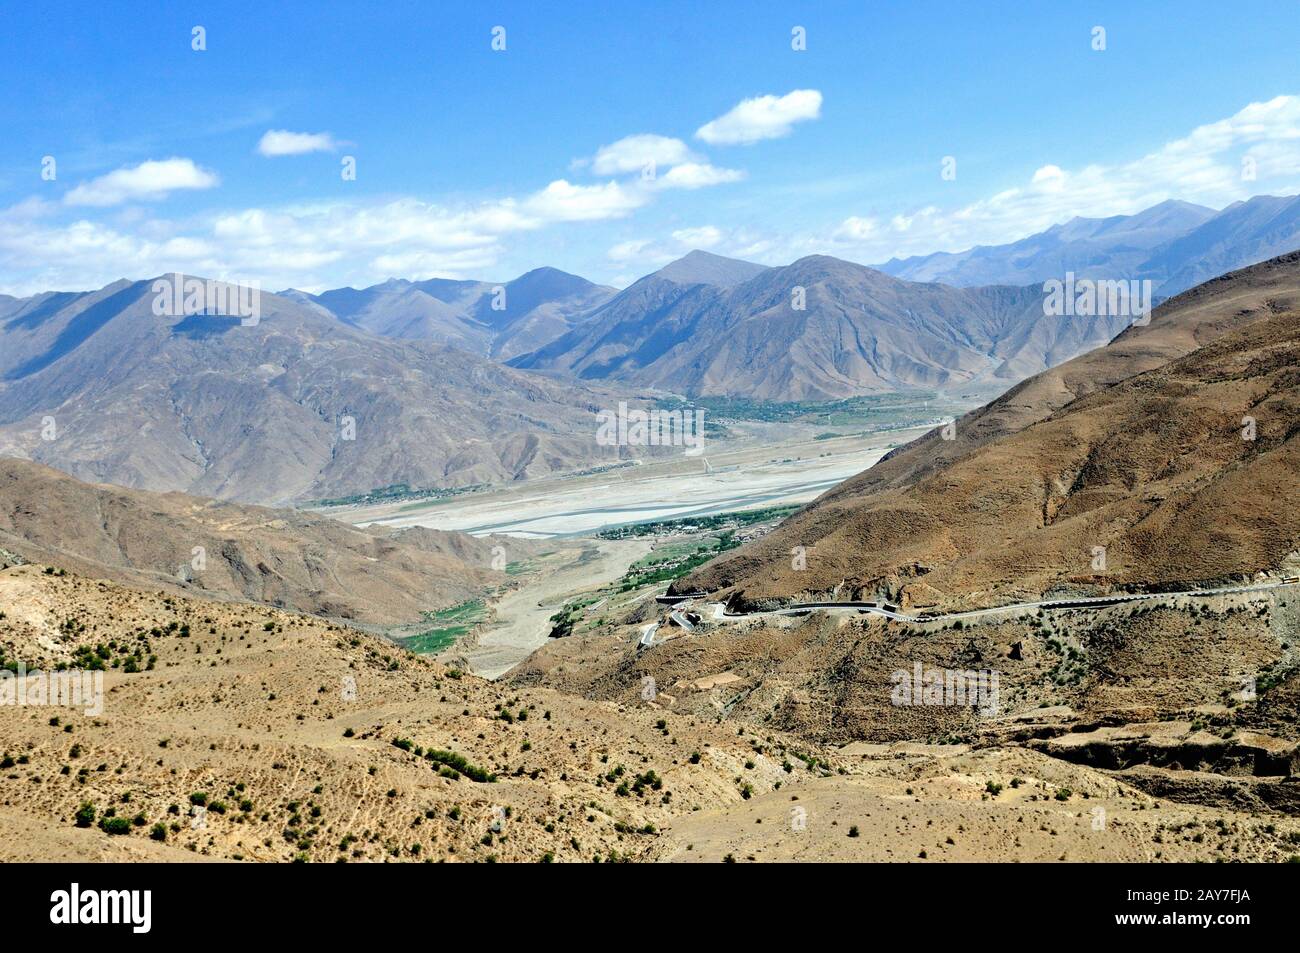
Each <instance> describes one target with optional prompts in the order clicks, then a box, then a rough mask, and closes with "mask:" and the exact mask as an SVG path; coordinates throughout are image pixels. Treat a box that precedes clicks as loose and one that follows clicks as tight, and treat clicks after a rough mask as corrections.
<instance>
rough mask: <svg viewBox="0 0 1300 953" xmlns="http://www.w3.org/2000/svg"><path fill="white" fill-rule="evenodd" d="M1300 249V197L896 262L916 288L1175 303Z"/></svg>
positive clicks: (1159, 213)
mask: <svg viewBox="0 0 1300 953" xmlns="http://www.w3.org/2000/svg"><path fill="white" fill-rule="evenodd" d="M1298 247H1300V196H1294V195H1292V196H1280V197H1279V196H1272V195H1258V196H1255V197H1254V198H1251V199H1249V200H1247V201H1243V202H1234V203H1233V204H1231V205H1229V206H1227V207H1226V208H1224V209H1222V210H1221V211H1217V212H1216V211H1215V210H1214V209H1210V208H1206V207H1205V206H1202V205H1194V204H1192V203H1190V202H1178V201H1167V202H1161V203H1160V204H1159V205H1154V206H1152V207H1151V208H1148V209H1145V210H1144V211H1141V212H1138V213H1137V214H1135V215H1114V216H1111V217H1109V218H1073V219H1071V220H1070V221H1068V222H1065V223H1064V224H1061V225H1054V226H1052V227H1051V228H1049V229H1047V230H1046V231H1043V232H1039V233H1037V234H1035V235H1031V236H1029V237H1028V238H1023V239H1021V240H1019V241H1015V242H1011V243H1010V244H1006V245H981V246H977V247H975V248H971V249H968V250H966V251H963V252H956V253H950V252H938V253H935V254H931V255H920V256H915V257H911V258H903V259H897V258H895V259H891V260H889V261H887V262H885V263H884V264H883V265H880V266H879V268H880V270H881V271H884V272H886V273H888V274H891V275H894V276H896V277H899V278H906V279H908V280H909V281H939V282H943V283H944V284H949V285H957V286H959V287H967V286H971V285H987V284H1014V285H1028V284H1035V283H1042V282H1044V281H1047V280H1049V279H1052V278H1058V279H1061V278H1063V277H1064V275H1065V273H1066V272H1067V271H1073V272H1074V273H1075V274H1076V275H1077V276H1078V277H1080V278H1097V279H1111V280H1129V279H1138V280H1143V279H1146V280H1150V281H1151V282H1152V285H1153V287H1154V289H1155V293H1156V295H1157V296H1158V297H1161V298H1168V297H1172V296H1173V295H1176V294H1178V293H1179V292H1180V291H1186V290H1187V289H1188V288H1191V287H1193V286H1194V285H1198V284H1200V283H1201V282H1203V281H1206V280H1208V279H1210V278H1213V277H1215V276H1217V275H1221V274H1224V273H1226V272H1229V271H1233V270H1235V269H1238V268H1244V267H1246V266H1247V265H1252V264H1255V263H1256V262H1260V261H1264V260H1265V259H1268V258H1273V257H1274V256H1277V255H1281V254H1284V253H1286V252H1289V251H1293V250H1295V249H1296V248H1298Z"/></svg>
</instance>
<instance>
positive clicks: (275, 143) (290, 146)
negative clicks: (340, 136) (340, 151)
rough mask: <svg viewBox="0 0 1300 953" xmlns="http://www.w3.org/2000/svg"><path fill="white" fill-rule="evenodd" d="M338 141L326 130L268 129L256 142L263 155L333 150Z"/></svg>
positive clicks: (300, 153) (296, 154) (294, 154)
mask: <svg viewBox="0 0 1300 953" xmlns="http://www.w3.org/2000/svg"><path fill="white" fill-rule="evenodd" d="M337 148H338V143H337V142H335V141H334V137H333V136H331V135H330V134H329V133H328V132H290V131H289V130H288V129H268V130H267V131H266V132H265V133H264V134H263V136H262V138H261V141H259V142H258V144H257V151H258V152H260V153H261V154H262V155H264V156H300V155H304V154H306V153H308V152H333V151H334V150H335V149H337Z"/></svg>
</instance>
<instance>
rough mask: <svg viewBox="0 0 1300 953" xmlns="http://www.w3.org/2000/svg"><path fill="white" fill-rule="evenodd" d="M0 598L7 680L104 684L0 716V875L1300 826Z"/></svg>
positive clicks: (1205, 848) (1001, 759)
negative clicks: (68, 670) (23, 869)
mask: <svg viewBox="0 0 1300 953" xmlns="http://www.w3.org/2000/svg"><path fill="white" fill-rule="evenodd" d="M0 608H2V609H3V610H4V614H3V615H0V653H2V654H3V656H4V659H5V661H6V663H7V664H14V665H16V662H17V661H18V660H22V661H23V662H24V663H25V664H26V666H27V670H28V672H30V671H31V670H32V669H33V668H34V667H37V666H39V667H40V668H41V669H43V670H48V669H49V668H50V667H51V666H53V665H57V664H59V663H64V664H72V665H74V666H75V665H77V664H78V662H77V657H78V655H80V657H81V658H84V657H85V655H86V652H87V651H93V649H94V647H95V646H103V655H101V656H100V657H104V656H107V661H106V663H105V664H106V667H107V669H108V671H107V672H106V673H105V674H104V677H103V688H104V693H103V696H102V710H98V711H92V712H90V713H87V712H85V711H83V707H81V706H53V705H46V704H35V703H33V698H34V696H29V700H28V701H29V703H28V704H27V705H25V706H19V705H13V704H7V705H2V706H0V752H4V753H6V758H5V764H6V767H5V769H4V776H3V778H0V785H3V789H4V798H3V804H0V829H3V830H4V831H5V832H6V833H7V834H9V835H10V836H7V837H4V838H0V860H4V861H17V860H25V861H30V860H41V861H45V862H49V861H51V860H82V861H85V860H115V861H130V860H153V861H186V860H190V861H199V860H205V859H211V860H217V859H224V860H241V861H288V860H291V859H293V860H301V861H312V862H339V861H349V862H366V861H371V862H394V861H408V862H410V861H429V860H432V861H440V860H445V861H451V862H457V861H459V862H476V861H477V862H484V861H491V860H498V861H528V862H535V861H539V860H555V861H559V862H564V861H572V862H590V861H592V860H594V859H599V860H602V861H603V860H615V859H617V860H661V859H662V860H705V861H715V862H716V861H719V860H722V859H723V858H727V859H729V860H737V861H745V860H755V861H757V860H782V859H803V860H808V859H826V858H833V859H837V860H841V859H842V860H865V859H871V860H915V859H917V857H918V849H919V848H922V847H924V848H928V849H929V852H930V854H929V856H930V858H931V859H933V860H934V861H943V860H967V861H970V860H984V861H987V860H1007V861H1011V860H1036V861H1047V860H1055V859H1059V858H1061V857H1066V858H1068V859H1071V860H1133V861H1141V860H1147V861H1150V860H1172V861H1177V860H1184V861H1187V860H1211V859H1229V858H1231V859H1236V860H1259V861H1278V860H1283V859H1286V858H1287V857H1288V856H1290V855H1293V854H1294V852H1295V848H1294V838H1296V837H1300V823H1297V821H1296V820H1295V819H1293V818H1289V817H1286V816H1279V815H1277V814H1271V813H1268V814H1267V815H1266V816H1259V815H1260V814H1261V813H1266V812H1264V811H1261V809H1260V806H1259V805H1258V804H1255V803H1251V801H1250V798H1251V796H1252V793H1253V792H1254V791H1257V790H1271V789H1272V788H1277V787H1294V785H1277V784H1273V785H1269V786H1268V787H1267V788H1266V787H1263V786H1261V785H1255V784H1252V780H1254V779H1251V778H1246V777H1237V778H1234V779H1232V780H1233V784H1232V790H1233V791H1234V792H1236V793H1235V795H1234V799H1233V800H1232V801H1226V802H1222V801H1221V802H1220V803H1216V804H1214V805H1212V806H1209V807H1197V806H1189V805H1186V804H1176V803H1170V802H1169V800H1168V799H1166V798H1164V797H1161V798H1160V799H1159V800H1157V799H1156V798H1153V797H1151V796H1149V795H1147V794H1144V793H1143V792H1142V791H1140V790H1138V789H1137V788H1136V787H1134V786H1133V785H1131V784H1129V783H1127V782H1126V781H1124V780H1117V779H1116V778H1114V777H1112V776H1110V775H1109V774H1108V773H1107V772H1103V771H1098V770H1096V769H1095V768H1093V767H1091V766H1088V765H1083V764H1075V763H1071V762H1070V761H1068V760H1065V759H1062V758H1056V757H1050V756H1048V755H1046V754H1043V753H1040V752H1035V751H1028V750H1023V749H1003V748H987V747H986V748H982V749H981V750H970V749H969V748H968V747H967V746H964V745H944V746H929V747H927V746H924V745H909V746H881V747H880V748H879V750H873V749H872V747H871V746H865V747H863V746H855V747H854V748H851V749H847V750H842V751H836V750H833V749H828V748H825V747H823V746H821V745H819V744H816V743H813V742H809V741H806V740H796V739H794V738H792V737H791V736H789V735H787V734H785V733H783V732H781V731H779V730H776V728H775V726H773V725H765V726H762V727H754V728H750V727H747V726H738V725H736V724H735V723H732V722H718V721H717V720H715V718H714V717H700V716H698V715H696V714H693V713H686V712H678V711H675V710H674V709H673V708H672V707H671V706H667V707H665V706H661V705H659V704H656V703H653V702H647V701H645V700H644V699H643V698H641V697H640V696H639V695H638V696H633V697H634V698H635V701H633V702H632V703H631V704H628V705H614V704H611V703H609V702H603V701H592V700H584V699H580V698H575V697H573V696H571V695H566V694H563V693H561V692H557V691H554V690H552V689H549V688H541V687H534V686H510V685H502V684H496V683H490V682H485V681H483V680H482V679H478V678H475V677H473V676H470V675H464V674H461V673H459V672H454V671H451V670H448V669H446V668H445V667H443V666H441V665H439V664H437V663H434V662H430V661H427V660H425V659H421V658H416V657H412V656H410V655H409V654H407V653H405V652H403V651H402V650H400V649H395V648H394V647H393V646H391V645H388V644H386V643H384V642H382V641H381V640H378V639H374V638H371V637H368V636H365V635H360V634H357V633H355V632H350V631H348V630H346V629H343V628H341V627H338V626H334V625H330V624H328V623H325V622H322V621H321V620H319V619H314V618H309V617H302V616H296V615H293V614H290V613H286V612H281V611H278V610H270V609H260V608H255V607H251V606H247V605H231V604H228V603H211V602H206V601H203V600H196V599H185V598H176V599H171V598H164V597H162V596H160V595H158V594H155V593H145V592H138V591H135V590H131V589H125V588H122V587H119V586H116V585H114V584H112V583H105V582H96V581H93V580H85V579H81V578H79V577H77V576H75V575H68V576H57V575H54V576H52V575H46V574H45V573H43V572H42V571H41V570H40V569H39V568H38V567H35V566H21V567H16V568H10V569H7V570H0ZM78 649H83V651H81V652H80V653H78V651H77V650H78ZM136 669H139V670H138V671H137V670H136ZM34 680H35V678H34V677H33V676H30V675H29V677H28V686H29V687H30V686H31V683H32V682H33V681H34ZM664 701H665V702H666V701H667V699H664ZM457 757H458V758H462V759H464V760H463V761H462V762H457V761H456V760H455V758H457ZM448 762H450V763H448ZM109 766H111V770H110V767H109ZM475 768H477V769H482V771H484V772H490V773H491V775H494V776H495V780H488V779H486V778H484V779H483V780H481V781H474V780H471V776H472V775H473V774H474V773H475V772H474V769H475ZM1262 780H1264V781H1268V780H1270V779H1262ZM1272 780H1274V781H1276V779H1272ZM992 785H997V787H998V789H999V790H1000V792H1001V793H999V794H997V795H992V796H991V795H989V794H988V793H987V792H988V791H989V789H990V787H991V786H992ZM86 805H89V807H88V808H87V807H86ZM199 806H201V807H202V808H203V809H204V810H202V811H199V810H196V807H199ZM1098 808H1100V809H1102V810H1103V811H1104V812H1105V814H1106V815H1107V817H1108V818H1110V819H1112V821H1113V823H1110V824H1109V825H1108V826H1107V828H1106V832H1105V833H1104V834H1103V833H1099V832H1098V831H1097V829H1096V827H1095V826H1094V823H1093V820H1094V817H1095V816H1096V812H1097V809H1098ZM796 809H798V810H796ZM92 812H93V816H92ZM78 815H80V817H79V816H78ZM796 816H798V817H799V819H800V821H801V823H799V824H797V825H795V824H793V823H792V819H793V818H794V817H796ZM113 818H116V819H118V820H116V821H114V820H113ZM105 819H108V820H107V822H106V823H105V826H104V827H101V826H100V824H101V822H103V821H105ZM123 822H125V823H123ZM115 825H116V826H115ZM858 827H860V828H861V832H862V836H860V837H853V836H850V829H851V828H858ZM1202 829H1203V830H1205V831H1209V832H1211V836H1209V837H1208V838H1207V837H1205V836H1202V835H1201V834H1200V833H1199V831H1201V830H1202Z"/></svg>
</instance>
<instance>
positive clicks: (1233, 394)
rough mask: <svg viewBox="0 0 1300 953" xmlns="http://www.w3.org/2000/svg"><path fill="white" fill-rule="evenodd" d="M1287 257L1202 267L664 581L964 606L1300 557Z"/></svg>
mask: <svg viewBox="0 0 1300 953" xmlns="http://www.w3.org/2000/svg"><path fill="white" fill-rule="evenodd" d="M1298 308H1300V255H1290V256H1286V257H1284V258H1280V259H1275V260H1273V261H1271V262H1267V263H1264V264H1262V265H1258V266H1255V267H1254V268H1250V269H1247V270H1245V271H1243V272H1238V273H1235V274H1233V275H1228V276H1225V277H1223V278H1220V279H1216V280H1214V281H1212V282H1209V283H1208V284H1206V285H1204V286H1201V287H1199V288H1196V289H1194V290H1192V291H1189V292H1187V293H1186V294H1184V295H1181V296H1179V297H1178V298H1176V299H1174V300H1173V301H1171V302H1170V303H1169V304H1167V305H1166V306H1164V307H1163V308H1161V309H1159V310H1158V311H1157V312H1156V313H1155V315H1154V317H1153V319H1152V322H1151V324H1150V326H1148V327H1141V328H1138V327H1135V328H1132V329H1130V330H1128V331H1126V332H1125V333H1124V334H1122V335H1120V336H1119V338H1117V339H1116V340H1115V341H1114V342H1113V343H1111V344H1110V345H1109V346H1107V347H1104V348H1101V349H1099V350H1097V351H1094V352H1092V353H1090V354H1088V355H1085V356H1083V357H1081V358H1078V359H1076V360H1074V361H1071V362H1069V363H1067V364H1065V365H1063V366H1062V367H1060V368H1056V369H1054V370H1052V371H1048V372H1046V373H1045V374H1042V375H1039V376H1038V377H1035V378H1032V379H1030V380H1029V381H1026V382H1025V383H1024V384H1022V385H1020V386H1019V387H1017V388H1015V389H1013V390H1012V391H1011V392H1009V393H1008V394H1007V395H1005V396H1004V397H1002V398H999V399H998V400H997V401H994V402H993V403H992V404H990V405H988V406H987V407H985V408H982V409H980V410H977V411H974V412H973V413H971V414H969V415H967V416H966V417H964V418H962V419H960V420H958V421H957V422H956V439H954V440H945V439H943V436H942V434H941V433H940V432H936V433H934V434H931V435H929V436H927V437H925V438H923V439H922V440H920V441H917V442H915V443H913V444H911V445H910V446H908V447H906V448H903V449H901V450H899V451H896V452H895V453H894V454H893V455H892V456H891V457H890V458H888V459H886V460H884V461H882V462H881V463H880V464H878V465H877V466H876V467H873V468H872V469H871V470H868V471H867V472H865V473H863V474H861V475H859V476H858V477H856V478H854V479H852V480H849V481H846V482H845V483H843V484H841V485H840V486H838V487H836V488H835V489H833V490H831V491H830V492H828V493H826V494H825V495H824V496H822V497H821V498H820V499H818V500H817V501H816V502H814V503H813V504H811V505H810V506H808V507H807V508H805V509H804V510H801V511H800V512H798V513H796V514H795V515H794V516H792V517H791V518H790V519H789V520H787V521H786V522H785V523H784V524H783V525H782V526H780V527H779V528H778V529H777V530H776V531H775V532H773V533H771V534H770V535H768V536H767V537H765V538H763V539H761V540H759V541H757V542H755V543H753V544H750V545H747V546H744V547H741V548H740V549H738V550H735V551H734V552H732V553H729V554H727V555H726V556H723V557H721V558H719V559H717V560H715V561H714V562H712V563H709V564H707V565H705V566H704V567H702V568H700V569H699V570H697V571H696V572H695V573H693V574H692V575H690V576H689V577H687V578H685V579H682V580H678V581H677V582H676V583H675V585H674V588H675V589H676V590H677V591H682V592H688V591H693V590H696V589H702V590H705V591H709V592H720V593H722V594H723V595H724V596H725V597H728V598H730V599H731V600H732V601H733V604H736V605H740V606H762V605H765V604H773V603H779V602H783V601H789V600H793V599H797V598H799V597H801V596H806V595H813V594H816V595H818V596H825V597H831V598H837V599H853V598H884V599H887V600H889V601H891V602H896V603H898V604H900V605H902V606H905V607H939V608H952V607H978V606H989V605H998V604H1003V603H1009V602H1015V601H1019V600H1022V599H1029V598H1033V597H1037V596H1038V595H1040V594H1043V593H1051V592H1069V593H1075V592H1078V593H1085V592H1091V593H1096V592H1107V591H1111V590H1115V589H1123V588H1133V589H1136V588H1142V587H1157V588H1159V587H1164V588H1175V587H1178V586H1180V585H1185V584H1198V583H1205V582H1214V581H1219V580H1231V579H1249V578H1251V577H1253V576H1254V575H1255V574H1257V573H1276V572H1278V571H1279V570H1282V569H1284V568H1285V567H1286V566H1289V565H1291V564H1292V562H1293V561H1294V559H1295V555H1294V554H1295V553H1296V551H1297V550H1298V549H1300V507H1297V506H1296V505H1295V504H1296V502H1300V491H1297V489H1296V487H1297V486H1298V485H1300V482H1298V481H1300V443H1298V442H1297V431H1298V426H1297V420H1300V310H1298Z"/></svg>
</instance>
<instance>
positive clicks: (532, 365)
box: [510, 255, 1132, 400]
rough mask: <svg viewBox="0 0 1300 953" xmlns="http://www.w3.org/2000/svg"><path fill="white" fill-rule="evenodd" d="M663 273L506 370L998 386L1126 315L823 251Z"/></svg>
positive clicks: (705, 389)
mask: <svg viewBox="0 0 1300 953" xmlns="http://www.w3.org/2000/svg"><path fill="white" fill-rule="evenodd" d="M678 264H679V263H674V264H673V265H669V266H668V267H667V268H664V269H661V270H660V271H658V272H655V273H654V274H651V275H647V276H646V277H644V278H642V279H641V280H640V281H637V282H635V283H634V284H632V285H630V286H629V287H628V288H626V289H624V290H623V291H621V292H619V293H618V294H617V295H616V296H614V297H613V298H611V299H610V300H609V301H608V302H606V303H605V304H603V305H601V306H600V307H598V308H597V309H596V310H595V311H594V312H592V314H591V315H590V316H589V317H588V318H587V319H586V320H585V321H583V322H582V323H580V324H579V325H577V326H576V327H575V328H574V329H573V330H571V331H569V332H568V333H567V334H565V335H563V336H561V337H559V338H557V339H556V340H554V341H552V342H551V343H550V344H548V345H546V346H544V347H542V348H540V349H538V350H537V351H534V352H532V353H531V354H525V355H522V356H520V357H518V358H515V359H514V360H513V361H511V362H510V364H511V366H513V367H519V368H524V369H531V370H544V371H550V372H560V373H567V374H571V375H574V376H576V377H578V378H580V379H583V380H604V379H608V380H617V381H622V382H626V383H629V384H635V385H638V386H653V387H659V388H664V389H668V390H673V391H677V392H680V393H684V394H687V395H690V396H712V395H726V394H730V395H743V396H746V397H753V398H764V399H769V400H818V399H836V398H842V397H849V396H855V395H859V394H869V393H880V392H885V391H894V390H902V389H908V388H918V387H922V388H943V387H950V386H957V385H962V384H972V383H976V384H978V383H985V384H990V383H991V384H996V383H1003V384H1005V385H1006V386H1009V385H1011V384H1013V383H1015V382H1016V381H1018V380H1020V379H1022V378H1023V377H1026V376H1028V375H1029V374H1032V373H1036V372H1037V371H1040V370H1042V369H1043V368H1044V367H1047V366H1050V365H1051V364H1052V363H1057V362H1060V361H1064V360H1068V359H1069V358H1071V357H1073V356H1074V355H1076V354H1078V353H1080V352H1081V351H1084V350H1088V349H1089V348H1091V347H1095V346H1097V345H1100V344H1104V343H1105V342H1106V341H1108V340H1110V339H1111V338H1112V337H1114V336H1115V335H1116V334H1118V333H1119V332H1120V331H1121V330H1123V328H1124V327H1126V326H1127V325H1128V324H1130V323H1131V322H1132V318H1129V317H1123V316H1099V317H1091V318H1085V317H1074V316H1071V317H1068V318H1061V317H1046V316H1044V314H1043V292H1042V289H1041V288H1035V287H1023V286H1022V287H985V288H951V287H947V286H944V285H938V284H932V283H927V284H919V283H914V282H908V281H902V280H900V279H898V278H894V277H892V276H890V275H886V274H884V273H882V272H880V271H877V270H875V269H872V268H867V267H865V266H863V265H857V264H853V263H852V262H847V261H842V260H840V259H837V258H831V257H829V256H826V255H812V256H809V257H807V258H801V259H800V260H798V261H796V262H794V263H793V264H790V265H786V266H783V267H779V268H761V267H760V268H757V270H754V271H752V276H751V277H750V278H748V279H746V280H742V281H739V282H732V283H729V284H727V285H721V286H720V285H717V284H705V283H699V282H689V281H680V280H674V278H673V277H672V276H673V275H674V274H677V275H679V276H680V275H681V274H683V273H684V272H686V273H691V272H692V271H693V269H690V270H688V269H684V268H677V267H676V266H677V265H678Z"/></svg>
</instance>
